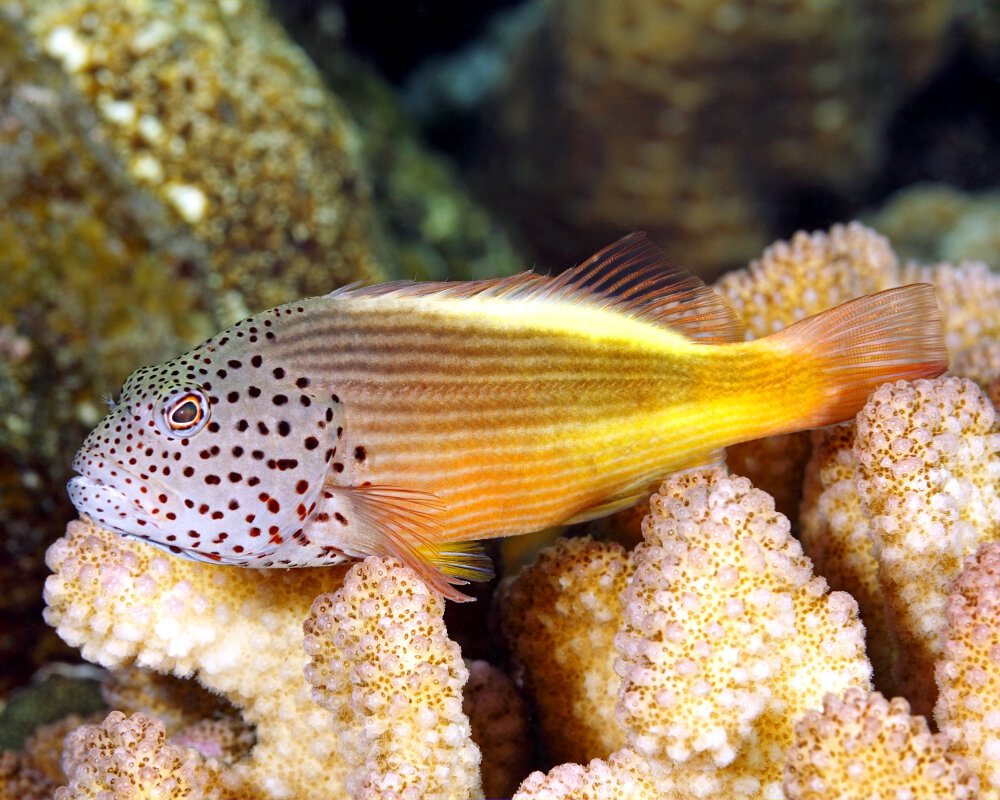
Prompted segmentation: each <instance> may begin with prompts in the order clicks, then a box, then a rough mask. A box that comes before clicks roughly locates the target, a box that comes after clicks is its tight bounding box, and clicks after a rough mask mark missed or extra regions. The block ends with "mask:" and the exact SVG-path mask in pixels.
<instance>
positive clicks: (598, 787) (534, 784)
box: [513, 748, 670, 800]
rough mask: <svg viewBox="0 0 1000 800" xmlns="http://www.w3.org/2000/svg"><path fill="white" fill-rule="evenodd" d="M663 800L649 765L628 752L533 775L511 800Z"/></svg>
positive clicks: (666, 797) (624, 751) (665, 797)
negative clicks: (570, 799)
mask: <svg viewBox="0 0 1000 800" xmlns="http://www.w3.org/2000/svg"><path fill="white" fill-rule="evenodd" d="M625 797H627V798H629V800H667V799H668V798H669V797H670V796H669V795H665V794H663V792H662V791H661V790H660V789H659V787H658V786H657V785H656V783H655V781H654V780H653V779H652V778H651V776H650V773H649V765H648V764H647V763H646V762H645V761H644V760H643V759H642V758H641V757H640V756H639V755H638V754H636V752H635V751H634V750H629V749H628V748H626V749H624V750H619V751H618V752H616V753H613V754H612V755H611V756H610V757H609V758H608V759H607V760H606V761H605V760H603V759H599V758H595V759H593V760H592V761H591V762H590V763H589V764H587V765H586V766H582V765H580V764H573V763H570V764H561V765H560V766H558V767H555V768H554V769H553V770H551V771H550V772H549V773H548V774H547V775H546V774H544V773H541V772H533V773H532V774H531V775H529V776H528V778H527V779H526V780H525V781H524V782H523V783H522V784H521V786H520V787H519V788H518V790H517V793H516V794H515V795H514V798H513V800H556V798H572V800H618V798H625Z"/></svg>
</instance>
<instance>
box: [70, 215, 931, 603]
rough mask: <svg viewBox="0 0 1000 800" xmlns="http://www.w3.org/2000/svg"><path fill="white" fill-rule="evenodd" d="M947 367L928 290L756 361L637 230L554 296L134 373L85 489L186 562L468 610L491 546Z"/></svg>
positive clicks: (350, 299) (442, 290) (756, 352)
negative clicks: (408, 586)
mask: <svg viewBox="0 0 1000 800" xmlns="http://www.w3.org/2000/svg"><path fill="white" fill-rule="evenodd" d="M947 366H948V355H947V351H946V349H945V345H944V339H943V334H942V326H941V317H940V312H939V311H938V307H937V304H936V300H935V296H934V289H933V287H932V286H930V285H928V284H912V285H909V286H901V287H897V288H892V289H887V290H885V291H882V292H879V293H877V294H873V295H868V296H865V297H861V298H858V299H855V300H851V301H849V302H846V303H844V304H842V305H840V306H837V307H836V308H833V309H829V310H827V311H824V312H822V313H820V314H817V315H815V316H813V317H809V318H807V319H804V320H802V321H800V322H797V323H795V324H792V325H790V326H788V327H786V328H785V329H783V330H781V331H779V332H777V333H774V334H771V335H769V336H766V337H763V338H760V339H756V340H752V341H748V340H747V337H746V336H745V334H744V330H743V327H742V325H741V323H740V321H739V320H738V318H737V316H736V314H735V313H734V311H733V310H732V308H730V307H729V305H728V304H727V303H726V302H725V301H724V300H723V299H722V298H721V297H720V296H719V295H717V294H716V293H715V292H714V291H713V290H712V289H711V288H710V287H708V286H706V285H705V284H704V283H703V282H702V281H701V280H699V279H698V278H696V277H694V276H692V275H690V274H688V273H687V272H685V271H683V270H681V269H678V268H673V267H671V266H669V265H668V264H667V261H666V256H665V254H664V253H663V252H662V251H661V250H660V249H659V248H658V247H656V246H655V245H653V244H652V243H651V242H650V241H649V240H648V239H647V238H646V237H645V235H643V234H641V233H635V234H631V235H629V236H626V237H625V238H623V239H621V240H619V241H617V242H615V243H614V244H612V245H610V246H608V247H606V248H604V249H603V250H601V251H600V252H598V253H597V254H596V255H594V256H593V257H591V258H590V259H588V260H587V261H585V262H584V263H582V264H580V265H579V266H576V267H574V268H571V269H569V270H567V271H565V272H563V273H561V274H558V275H554V276H550V275H542V274H538V273H535V272H533V271H529V272H524V273H520V274H517V275H514V276H510V277H503V278H497V279H487V280H475V281H466V282H459V281H454V282H426V283H420V282H412V281H395V282H390V283H385V284H380V285H373V286H365V285H357V284H353V285H351V286H347V287H343V288H340V289H337V290H335V291H333V292H331V293H329V294H327V295H324V296H319V297H312V298H307V299H303V300H298V301H294V302H291V303H287V304H284V305H280V306H277V307H276V308H272V309H269V310H266V311H262V312H260V313H257V314H254V315H253V316H250V317H248V318H247V319H244V320H242V321H241V322H237V323H236V324H235V325H233V326H232V327H229V328H227V329H226V330H224V331H222V332H221V333H219V334H217V335H215V336H213V337H212V338H210V339H208V340H207V341H205V342H204V343H202V344H201V345H199V346H197V347H195V348H194V349H192V350H190V351H188V352H187V353H184V354H183V355H180V356H178V357H176V358H173V359H170V360H168V361H164V362H163V363H160V364H156V365H150V366H145V367H142V368H140V369H138V370H136V371H135V372H133V373H132V374H131V375H130V376H129V377H128V379H127V380H126V381H125V384H124V386H123V387H122V389H121V392H120V397H119V399H118V401H117V403H115V404H114V407H113V408H112V409H111V410H110V411H109V412H108V414H107V415H106V416H105V417H104V419H103V420H102V421H101V422H100V423H99V424H98V425H97V426H96V427H95V428H94V430H93V431H92V432H91V433H90V434H89V435H88V436H87V437H86V439H85V441H84V442H83V444H82V446H81V447H80V450H79V451H78V452H77V454H76V456H75V457H74V459H73V463H72V466H73V469H74V471H75V472H76V473H78V474H77V475H76V476H75V477H73V478H72V479H71V480H70V481H69V484H68V492H69V495H70V498H71V500H72V502H73V503H74V505H75V506H76V508H77V510H78V511H79V512H80V513H81V514H82V515H84V516H87V517H89V518H91V519H92V520H93V521H94V522H96V523H97V524H99V525H101V526H103V527H105V528H107V529H109V530H111V531H115V532H117V533H119V534H121V535H123V536H127V537H130V538H135V539H139V540H142V541H146V542H149V543H151V544H154V545H156V546H158V547H160V548H161V549H165V550H167V551H168V552H170V553H173V554H176V555H179V556H184V557H187V558H191V559H196V560H200V561H206V562H210V563H216V564H225V565H235V566H240V567H254V568H292V567H311V566H325V565H331V564H337V563H341V562H343V561H345V560H348V559H354V558H363V557H365V556H368V555H382V556H392V557H395V558H398V559H399V560H401V561H402V562H403V563H405V564H407V565H408V566H410V567H412V568H413V569H414V570H415V571H416V572H417V573H418V574H419V575H421V577H422V578H423V579H424V580H425V581H426V582H427V583H428V585H429V586H431V587H432V588H433V589H435V590H436V591H438V592H439V593H440V594H442V595H443V596H444V597H446V598H449V599H452V600H467V599H469V598H468V597H467V596H466V595H465V594H464V593H463V592H461V591H460V590H459V588H458V587H460V586H463V585H465V584H467V582H468V581H478V580H488V579H489V578H490V577H491V576H492V574H493V573H492V565H491V561H490V559H489V558H488V557H487V556H486V554H485V551H484V550H483V548H482V545H481V543H480V541H481V540H485V539H490V538H492V537H497V536H509V535H515V534H520V533H527V532H531V531H536V530H541V529H543V528H547V527H551V526H555V525H562V524H568V523H573V522H579V521H584V520H588V519H593V518H596V517H600V516H603V515H606V514H610V513H612V512H614V511H616V510H619V509H622V508H625V507H627V506H630V505H634V504H636V503H638V502H639V501H641V500H642V499H643V498H644V497H647V496H649V495H650V494H651V493H652V492H653V491H654V490H655V488H656V486H658V485H659V483H660V482H661V481H662V479H663V478H664V477H665V476H666V475H667V474H669V473H672V472H676V471H679V470H683V469H689V468H693V467H696V466H699V465H707V464H711V463H716V462H718V461H719V460H720V459H721V458H722V456H723V453H724V451H723V448H724V447H726V446H727V445H731V444H734V443H737V442H741V441H745V440H750V439H756V438H759V437H764V436H770V435H774V434H779V433H787V432H791V431H798V430H803V429H807V428H814V427H821V426H824V425H828V424H831V423H836V422H841V421H843V420H846V419H848V418H850V417H852V416H853V415H854V414H856V413H857V411H858V410H859V409H860V408H861V406H862V405H863V404H864V403H865V402H866V400H867V398H868V396H869V394H870V393H871V392H872V391H873V390H874V389H875V388H876V387H877V386H879V385H880V384H882V383H885V382H887V381H895V380H899V379H908V380H913V379H916V378H926V377H934V376H937V375H939V374H940V373H941V372H943V371H944V370H945V369H946V368H947Z"/></svg>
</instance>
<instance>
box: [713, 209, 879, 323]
mask: <svg viewBox="0 0 1000 800" xmlns="http://www.w3.org/2000/svg"><path fill="white" fill-rule="evenodd" d="M898 271H899V261H898V259H897V258H896V254H895V253H894V252H893V250H892V247H891V246H890V245H889V240H888V239H886V238H885V237H884V236H882V235H881V234H879V233H877V232H875V231H874V230H872V229H871V228H866V227H865V226H864V225H862V224H861V223H859V222H852V223H850V224H848V225H834V226H833V227H832V228H830V230H829V231H816V232H814V233H806V232H805V231H799V232H798V233H796V234H795V235H794V236H793V237H792V238H791V239H790V240H789V241H787V242H786V241H778V242H775V243H774V244H772V245H771V246H770V247H768V248H767V249H766V250H765V251H764V253H763V255H762V256H761V257H760V258H758V259H754V260H753V261H751V262H750V264H749V266H747V268H746V269H741V270H736V271H734V272H730V273H727V274H726V275H723V276H722V277H721V278H720V279H719V280H718V281H716V283H715V290H716V291H717V292H719V294H721V295H722V296H723V297H724V298H725V299H726V301H727V302H728V303H729V305H730V306H732V308H733V310H734V311H735V312H736V315H737V316H738V317H739V318H740V320H741V321H742V322H743V325H744V326H745V327H746V330H747V334H748V338H754V339H759V338H761V337H763V336H767V335H768V334H770V333H774V332H775V331H779V330H781V329H782V328H785V327H787V326H788V325H791V324H792V323H793V322H798V321H799V320H801V319H805V318H806V317H809V316H812V315H813V314H818V313H819V312H820V311H823V310H825V309H827V308H832V307H833V306H836V305H839V304H840V303H843V302H846V301H847V300H851V299H852V298H855V297H860V296H861V295H864V294H871V293H872V292H878V291H881V290H882V289H888V288H889V287H890V286H894V285H896V284H897V283H898V278H897V274H898Z"/></svg>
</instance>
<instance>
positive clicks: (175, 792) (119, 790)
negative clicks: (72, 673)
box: [54, 711, 225, 800]
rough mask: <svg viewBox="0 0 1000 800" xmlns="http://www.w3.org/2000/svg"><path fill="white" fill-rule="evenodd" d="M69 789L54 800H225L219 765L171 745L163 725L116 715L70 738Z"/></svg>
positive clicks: (66, 762) (59, 791) (66, 759)
mask: <svg viewBox="0 0 1000 800" xmlns="http://www.w3.org/2000/svg"><path fill="white" fill-rule="evenodd" d="M63 763H64V766H65V768H66V773H67V775H69V785H68V786H61V787H60V788H58V789H56V792H55V795H54V800H154V798H155V800H221V798H223V797H224V796H225V794H224V792H223V787H222V783H221V780H220V776H219V771H218V765H217V764H213V763H212V762H206V761H205V760H204V759H202V758H201V757H200V756H199V755H198V754H197V753H196V752H195V751H194V750H191V749H186V748H182V747H178V746H176V745H172V744H169V743H167V734H166V731H165V729H164V727H163V723H162V722H161V721H160V720H158V719H156V718H150V717H147V716H145V715H144V714H133V715H132V716H131V717H126V716H125V715H124V714H123V713H122V712H120V711H112V712H111V713H110V714H108V716H107V718H106V719H105V720H104V722H103V724H101V725H84V726H82V727H80V728H77V729H76V730H75V731H73V732H72V733H71V734H70V735H69V736H67V737H66V749H65V754H64V756H63Z"/></svg>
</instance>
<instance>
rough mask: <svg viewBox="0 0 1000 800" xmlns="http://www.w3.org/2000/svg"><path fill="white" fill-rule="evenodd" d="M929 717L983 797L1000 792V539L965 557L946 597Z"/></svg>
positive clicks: (999, 794) (993, 795) (999, 793)
mask: <svg viewBox="0 0 1000 800" xmlns="http://www.w3.org/2000/svg"><path fill="white" fill-rule="evenodd" d="M947 616H948V625H947V627H946V628H945V631H944V634H943V654H942V656H941V660H940V661H939V662H938V664H937V668H936V673H935V674H936V677H937V683H938V688H939V689H940V695H939V696H938V702H937V705H936V706H935V707H934V717H935V719H936V720H937V723H938V725H939V726H940V729H941V732H942V734H944V735H945V736H946V737H947V738H948V740H949V744H950V748H951V750H952V752H956V753H959V754H960V755H962V756H964V757H965V759H966V761H968V763H969V766H970V767H971V768H972V769H973V770H974V771H975V772H976V773H977V774H978V775H979V778H980V781H981V782H982V789H983V794H982V797H984V798H986V797H989V798H997V797H1000V543H997V542H991V543H989V544H985V545H982V546H981V547H980V548H979V551H978V553H977V554H976V555H975V556H969V557H968V558H967V559H966V560H965V565H964V569H963V570H962V573H961V575H960V576H959V577H958V579H957V580H956V581H955V583H954V584H953V586H952V587H951V595H950V596H949V598H948V608H947Z"/></svg>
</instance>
